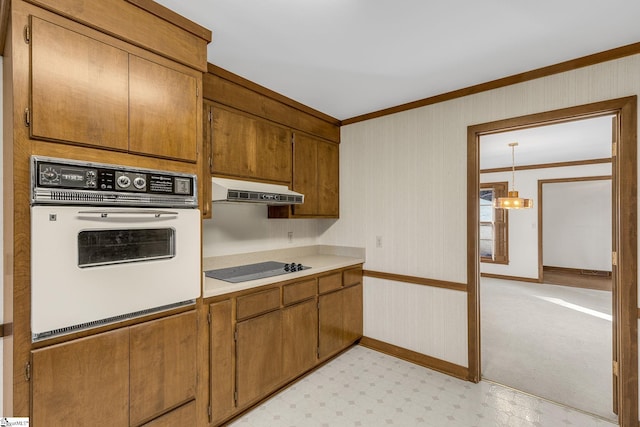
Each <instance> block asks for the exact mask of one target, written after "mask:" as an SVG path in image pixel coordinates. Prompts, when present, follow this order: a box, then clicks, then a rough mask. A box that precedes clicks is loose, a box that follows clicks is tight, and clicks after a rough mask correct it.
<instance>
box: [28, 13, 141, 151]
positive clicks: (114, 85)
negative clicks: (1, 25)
mask: <svg viewBox="0 0 640 427" xmlns="http://www.w3.org/2000/svg"><path fill="white" fill-rule="evenodd" d="M31 26H32V40H31V126H30V128H29V129H30V132H31V137H32V138H35V139H46V140H53V141H62V142H70V143H75V144H82V145H90V146H98V147H103V148H110V149H117V150H123V151H126V150H127V147H128V143H129V134H128V132H129V119H128V117H129V116H128V103H129V100H128V97H129V94H128V87H129V82H128V54H127V52H125V51H123V50H120V49H117V48H115V47H113V46H110V45H107V44H105V43H102V42H99V41H97V40H95V39H93V38H90V37H87V36H85V35H82V34H79V33H77V32H74V31H71V30H68V29H66V28H63V27H61V26H59V25H56V24H53V23H51V22H47V21H44V20H42V19H39V18H36V17H35V16H32V17H31Z"/></svg>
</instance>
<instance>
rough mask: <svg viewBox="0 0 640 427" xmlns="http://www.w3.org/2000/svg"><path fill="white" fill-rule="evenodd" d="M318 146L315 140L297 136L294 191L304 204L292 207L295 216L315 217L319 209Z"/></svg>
mask: <svg viewBox="0 0 640 427" xmlns="http://www.w3.org/2000/svg"><path fill="white" fill-rule="evenodd" d="M317 158H318V145H317V143H316V140H315V139H314V138H311V137H309V136H306V135H302V134H296V135H295V139H294V144H293V190H294V191H297V192H299V193H302V194H304V203H303V204H301V205H294V206H292V210H293V214H294V215H314V214H315V213H316V211H317V209H318V197H317V195H318V188H317V178H318V164H317Z"/></svg>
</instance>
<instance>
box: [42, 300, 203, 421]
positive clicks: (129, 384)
mask: <svg viewBox="0 0 640 427" xmlns="http://www.w3.org/2000/svg"><path fill="white" fill-rule="evenodd" d="M195 355H196V317H195V311H190V312H185V313H181V314H176V315H173V316H169V317H165V318H162V319H157V320H152V321H149V322H144V323H141V324H138V325H134V326H130V327H125V328H121V329H116V330H114V331H110V332H104V333H100V334H97V335H93V336H89V337H86V338H79V339H76V340H72V341H69V342H65V343H62V344H56V345H52V346H49V347H45V348H42V349H38V350H33V351H32V352H31V365H32V376H31V382H32V385H31V386H32V402H33V404H32V415H31V424H30V425H33V426H35V427H41V426H50V425H65V426H66V425H68V426H105V427H106V426H109V427H119V426H122V427H127V426H140V425H143V424H144V423H145V422H146V423H147V424H144V425H148V426H153V427H157V426H164V425H167V426H168V425H195V424H194V423H186V424H185V423H184V420H183V418H182V417H183V416H184V417H186V418H185V419H187V420H188V419H190V418H189V416H191V417H195V409H188V408H195V405H191V406H189V402H195V388H196V360H195ZM174 408H177V409H174ZM171 410H175V411H178V413H176V414H174V415H170V414H172V412H173V411H171ZM191 414H192V415H191ZM178 419H179V420H181V421H180V423H178V424H171V420H178ZM163 420H168V421H163Z"/></svg>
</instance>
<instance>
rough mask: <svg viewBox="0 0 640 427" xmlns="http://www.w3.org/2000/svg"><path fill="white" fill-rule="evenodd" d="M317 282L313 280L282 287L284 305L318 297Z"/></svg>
mask: <svg viewBox="0 0 640 427" xmlns="http://www.w3.org/2000/svg"><path fill="white" fill-rule="evenodd" d="M316 292H317V287H316V280H315V279H311V280H307V281H305V282H298V283H292V284H291V285H285V286H283V287H282V303H283V304H284V305H289V304H293V303H294V302H298V301H304V300H306V299H309V298H312V297H314V296H315V295H316Z"/></svg>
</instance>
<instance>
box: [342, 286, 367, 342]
mask: <svg viewBox="0 0 640 427" xmlns="http://www.w3.org/2000/svg"><path fill="white" fill-rule="evenodd" d="M342 293H343V295H344V319H343V327H344V345H345V346H349V345H351V344H353V343H354V342H356V341H357V340H359V339H360V338H362V321H363V317H362V314H363V313H362V284H358V285H355V286H351V287H348V288H345V289H344V290H343V291H342Z"/></svg>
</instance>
